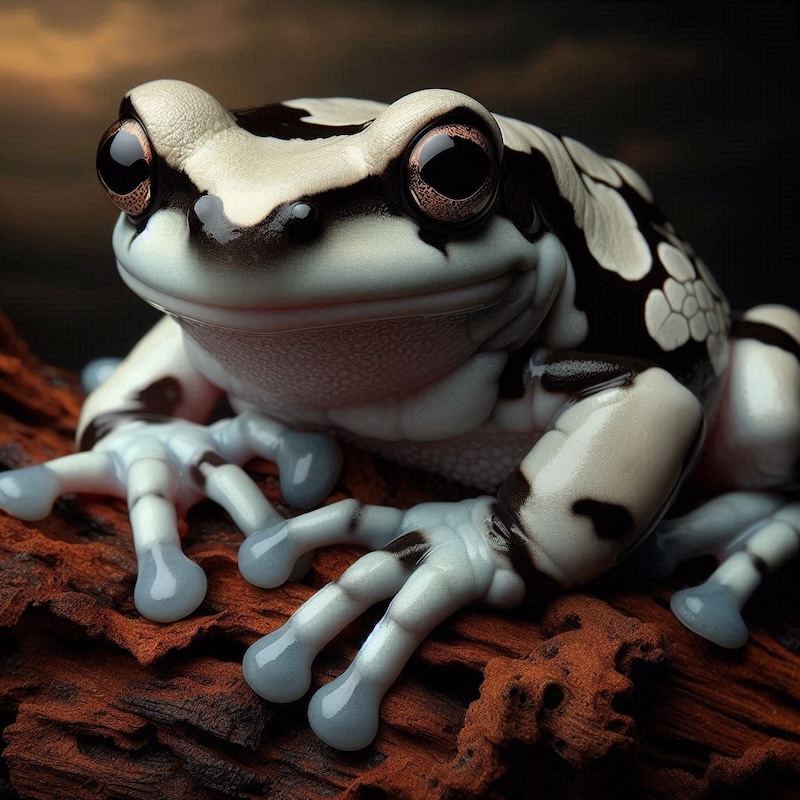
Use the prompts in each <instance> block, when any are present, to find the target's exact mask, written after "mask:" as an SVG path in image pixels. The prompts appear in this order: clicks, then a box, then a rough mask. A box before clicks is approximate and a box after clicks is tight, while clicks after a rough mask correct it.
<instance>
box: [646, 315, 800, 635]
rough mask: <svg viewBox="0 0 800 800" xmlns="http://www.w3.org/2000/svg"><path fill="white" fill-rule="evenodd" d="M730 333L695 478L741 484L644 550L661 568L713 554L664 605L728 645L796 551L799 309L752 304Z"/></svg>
mask: <svg viewBox="0 0 800 800" xmlns="http://www.w3.org/2000/svg"><path fill="white" fill-rule="evenodd" d="M733 335H734V339H733V343H732V352H731V361H730V365H729V369H728V374H727V376H726V381H725V387H724V389H723V396H722V397H721V400H720V408H719V411H718V413H717V415H716V417H715V419H714V420H713V422H712V425H711V430H710V435H709V442H708V446H707V447H706V455H704V457H703V459H702V460H701V463H700V465H699V467H698V477H699V478H700V480H701V481H703V482H706V483H708V484H709V485H711V486H716V487H724V488H733V489H737V490H739V491H734V492H730V493H728V494H723V495H722V496H720V497H718V498H716V499H715V500H712V501H711V502H709V503H706V504H705V505H703V506H701V507H700V508H698V509H696V510H695V511H693V512H691V513H690V514H687V515H686V516H685V517H682V518H680V519H675V520H670V521H667V522H664V523H662V525H660V526H659V528H658V530H657V531H656V534H655V544H654V546H653V548H652V549H651V554H654V556H653V558H654V561H655V563H656V566H657V567H658V568H660V571H662V572H666V571H671V568H673V567H674V566H675V565H676V564H677V563H679V562H680V561H683V560H686V559H687V558H690V557H692V556H695V555H699V554H701V553H711V554H713V555H715V556H717V557H718V558H719V561H720V564H719V567H718V568H717V569H716V571H715V572H714V573H713V574H712V575H711V577H710V578H709V579H708V580H707V581H706V582H705V583H703V584H701V585H700V586H695V587H692V588H689V589H684V590H682V591H680V592H678V593H676V594H675V596H674V597H673V598H672V610H673V612H674V613H675V614H676V616H677V617H678V618H679V619H680V620H681V622H683V623H684V624H685V625H686V626H687V627H688V628H690V629H691V630H693V631H695V632H696V633H698V634H699V635H701V636H703V637H705V638H706V639H709V640H711V641H713V642H715V643H717V644H719V645H721V646H723V647H730V648H734V647H740V646H742V645H743V644H744V643H745V642H746V641H747V627H746V625H745V623H744V621H743V620H742V616H741V613H740V610H741V608H742V607H743V606H744V604H745V603H746V602H747V600H748V599H749V597H750V596H751V594H752V593H753V592H754V591H755V590H756V588H758V586H759V585H760V583H761V581H762V580H763V578H764V577H766V576H767V575H769V574H771V573H772V572H774V571H775V570H777V569H778V568H779V567H781V566H782V565H783V564H785V563H786V562H787V561H789V560H790V559H791V558H792V557H793V556H795V555H797V553H798V552H800V500H798V499H797V490H798V488H800V474H798V467H800V314H798V313H797V312H796V311H794V310H792V309H789V308H786V307H783V306H761V307H758V308H754V309H752V310H751V311H749V312H747V313H746V314H745V315H744V317H743V318H742V319H741V320H740V321H739V322H738V323H736V324H735V326H734V330H733ZM754 490H755V491H754Z"/></svg>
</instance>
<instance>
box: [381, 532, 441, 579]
mask: <svg viewBox="0 0 800 800" xmlns="http://www.w3.org/2000/svg"><path fill="white" fill-rule="evenodd" d="M384 549H385V550H386V552H387V553H393V554H394V556H395V557H396V558H397V560H398V561H399V562H400V563H401V564H402V565H403V567H404V568H405V569H406V570H408V571H409V572H411V571H412V570H413V569H414V568H415V567H416V566H418V565H419V563H420V562H421V561H422V559H423V558H425V556H426V555H427V554H428V551H429V550H430V549H431V546H430V544H429V543H428V540H427V539H426V538H425V535H424V534H423V533H421V532H420V531H412V532H411V533H406V534H404V535H403V536H400V537H398V538H397V539H395V540H394V541H393V542H390V543H389V544H388V545H386V547H385V548H384Z"/></svg>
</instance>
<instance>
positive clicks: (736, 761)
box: [0, 320, 800, 800]
mask: <svg viewBox="0 0 800 800" xmlns="http://www.w3.org/2000/svg"><path fill="white" fill-rule="evenodd" d="M80 401H81V399H80V396H79V392H78V391H77V389H76V386H75V380H74V377H73V376H71V375H68V374H65V373H62V372H59V371H56V370H53V369H48V368H43V367H41V366H40V365H39V364H38V362H37V361H36V359H35V358H33V357H32V356H31V355H30V354H29V353H28V352H27V350H26V349H25V347H24V345H23V344H22V343H21V342H20V341H19V339H18V338H17V337H16V336H15V335H14V333H13V331H12V329H11V328H10V326H9V325H8V323H6V322H5V321H4V320H0V466H2V467H3V468H13V467H19V466H24V465H27V464H31V463H38V462H41V461H44V460H46V459H48V458H52V457H54V456H58V455H64V454H66V453H69V452H71V451H72V442H71V438H72V433H73V428H74V424H75V419H76V415H77V412H78V409H79V406H80ZM251 468H252V471H253V474H254V475H255V476H256V478H257V480H258V481H259V483H260V485H261V486H262V487H263V489H264V491H265V492H266V493H267V495H268V496H269V497H270V498H271V499H273V500H274V501H275V502H276V503H280V496H279V493H278V488H277V482H276V479H275V471H274V469H273V468H272V465H270V464H267V463H263V462H259V463H256V464H253V465H251ZM464 494H465V492H464V490H462V489H460V488H458V487H454V486H452V485H448V484H446V483H445V482H443V481H441V480H438V479H432V478H431V477H430V476H425V475H420V474H416V473H410V472H407V471H403V470H400V469H398V468H395V467H391V466H389V465H387V464H385V463H383V462H380V461H379V460H377V459H373V458H371V457H369V456H366V455H364V454H363V453H359V452H357V451H353V450H349V451H347V453H346V465H345V471H344V474H343V477H342V480H341V481H340V484H339V487H338V488H337V491H336V494H335V495H334V496H333V498H332V499H340V498H342V497H345V496H356V497H358V498H359V499H362V500H365V501H368V502H373V503H386V504H394V505H400V506H408V505H412V504H413V503H416V502H419V501H422V500H428V499H434V498H439V499H441V498H443V497H446V498H453V497H458V496H463V495H464ZM184 534H185V537H184V538H185V548H186V550H187V552H188V553H189V555H190V556H191V557H192V558H194V559H195V560H196V561H197V562H198V563H199V564H200V565H201V566H202V567H203V568H204V569H205V571H206V573H207V574H208V578H209V592H208V597H207V599H206V601H205V602H204V603H203V605H202V606H201V607H200V609H199V610H198V612H197V613H195V614H193V615H192V616H191V617H190V618H188V619H185V620H182V621H180V622H177V623H173V624H170V625H159V624H157V623H153V622H149V621H147V620H144V619H142V618H141V617H140V616H139V615H138V614H137V613H136V611H135V609H134V608H133V602H132V592H133V584H134V576H135V559H134V555H133V547H132V543H131V538H130V529H129V526H128V522H127V517H126V512H125V508H124V506H123V505H122V504H120V503H119V502H117V501H113V500H108V499H103V498H96V497H80V498H67V499H63V500H60V501H59V502H58V503H57V506H56V508H55V510H54V512H53V514H52V515H51V516H50V517H48V518H47V519H45V520H43V521H42V522H39V523H25V522H20V521H18V520H16V519H13V518H11V517H8V516H6V515H3V514H0V731H1V732H2V741H0V747H2V752H1V753H0V758H1V759H2V761H0V797H2V798H17V797H20V798H48V799H49V798H70V800H84V798H85V799H86V800H88V799H89V798H92V800H95V799H96V798H146V799H147V800H151V798H154V797H156V798H163V799H164V800H171V799H172V798H192V800H205V798H209V799H210V798H223V797H225V798H251V797H252V798H256V797H258V798H261V797H265V796H269V797H273V798H312V797H347V798H362V800H372V799H373V798H442V799H444V798H458V799H459V800H466V799H467V798H516V797H533V796H535V797H547V798H562V797H563V798H604V797H609V798H617V797H621V796H626V797H633V796H641V797H647V798H664V799H665V800H666V798H676V797H681V798H711V797H715V798H729V797H748V798H751V797H771V798H782V797H785V798H789V797H795V796H800V791H798V787H799V786H800V624H798V607H800V603H798V589H797V586H796V581H794V580H793V577H792V572H793V571H794V572H795V573H796V569H797V566H796V563H795V564H794V565H790V566H789V567H788V568H787V569H786V570H784V571H783V573H782V574H780V575H778V576H777V577H776V579H775V580H774V581H773V583H772V584H771V585H770V586H769V587H767V588H766V589H764V590H762V591H761V592H760V593H759V595H758V596H757V598H756V599H755V600H754V602H753V603H752V604H751V608H750V609H749V612H748V616H749V620H750V624H751V631H752V636H751V639H750V642H749V644H748V645H747V646H746V647H745V648H743V649H742V650H741V651H735V652H726V651H723V650H721V649H719V648H717V647H714V646H712V645H709V644H708V643H706V642H704V641H702V640H700V639H698V638H697V637H695V636H694V635H693V634H691V633H689V632H688V631H686V630H685V629H684V628H683V627H682V626H681V625H680V624H679V623H678V622H677V621H676V620H675V619H674V618H673V617H672V615H671V613H670V612H669V609H668V598H669V595H670V593H671V592H672V591H674V590H675V589H676V588H678V587H679V586H680V585H683V584H684V583H685V582H686V581H687V580H688V579H689V577H690V573H691V572H693V571H694V572H696V570H697V568H696V567H695V568H694V569H692V568H689V569H688V570H684V571H683V574H682V577H678V578H675V579H673V580H671V581H664V582H660V583H655V584H651V585H639V583H638V582H637V581H636V580H635V579H634V578H633V577H632V576H631V575H630V574H629V573H630V571H629V570H628V571H626V570H619V571H617V572H616V573H615V574H614V575H611V576H608V577H606V578H605V579H603V580H602V581H600V582H598V583H597V584H595V585H594V586H592V587H590V588H589V589H588V590H587V593H581V594H571V595H565V596H563V597H560V598H559V599H557V600H556V601H554V602H552V603H550V604H549V605H548V606H547V607H546V608H544V609H540V610H536V611H534V610H532V609H525V610H520V611H517V612H515V613H512V614H500V613H495V612H490V611H485V610H480V609H471V610H467V611H465V612H463V613H461V614H458V615H457V616H456V617H454V618H453V619H452V620H451V621H449V622H448V623H447V624H445V625H443V626H441V627H440V628H439V629H438V630H437V631H436V632H435V633H434V635H433V636H431V637H430V639H428V640H427V641H426V642H425V643H424V644H423V646H422V647H421V648H420V649H419V651H418V652H417V653H416V654H415V655H414V657H413V658H412V660H411V662H410V664H409V665H408V667H407V668H406V670H405V671H404V673H403V675H402V676H401V678H400V680H399V681H398V682H397V684H396V685H395V686H394V687H393V689H392V690H390V692H389V694H388V696H387V698H386V700H385V702H384V705H383V709H382V715H381V716H382V724H381V729H380V733H379V735H378V738H377V740H376V741H375V743H374V744H373V745H372V746H370V747H369V748H367V749H366V750H364V751H362V752H360V753H355V754H347V753H339V752H337V751H335V750H332V749H331V748H329V747H327V746H325V745H323V744H321V743H320V742H319V741H318V740H317V739H316V738H315V737H314V735H313V734H312V733H311V731H310V729H309V727H308V724H307V721H306V718H305V704H306V700H302V701H299V702H297V703H293V704H290V705H288V706H275V705H271V704H269V703H266V702H264V701H262V700H260V699H259V698H257V697H256V696H255V695H254V694H253V693H252V692H251V691H250V689H249V688H248V687H247V685H246V684H245V683H244V680H243V678H242V674H241V668H240V661H241V657H242V654H243V652H244V650H245V648H246V647H247V645H249V644H250V643H251V642H252V641H254V640H255V639H256V638H257V637H259V636H261V635H263V634H264V633H267V632H269V631H270V630H272V629H274V628H275V627H277V626H278V625H280V624H281V623H283V621H284V620H285V619H286V617H287V616H288V615H289V614H291V613H292V612H293V611H294V610H295V609H296V608H297V607H298V605H299V604H300V603H301V602H302V601H303V600H304V599H305V598H307V597H308V596H310V595H311V593H312V592H313V591H314V590H315V589H317V588H319V587H320V586H321V585H323V584H324V583H325V582H326V581H328V580H330V579H332V578H333V577H335V576H337V575H338V574H339V573H340V572H341V571H342V569H343V568H344V567H345V566H346V565H347V564H348V563H350V562H351V561H352V560H353V558H354V557H355V556H356V555H357V554H358V551H357V550H355V549H353V548H344V547H342V548H331V549H328V550H326V551H324V552H321V553H319V554H317V556H316V557H315V560H314V564H313V567H312V571H311V573H310V574H309V576H308V577H307V578H306V579H305V580H304V581H303V582H302V583H293V584H289V585H287V586H284V587H282V588H280V589H276V590H270V591H264V590H260V589H256V588H254V587H252V586H250V585H249V584H247V583H246V582H245V581H244V580H243V579H242V578H241V576H240V575H239V572H238V569H237V564H236V548H237V544H238V542H239V541H240V536H239V535H238V534H237V532H236V530H235V529H234V528H233V526H232V524H231V523H230V521H229V520H228V519H227V517H226V516H225V515H224V513H223V512H221V511H220V510H219V509H218V508H216V507H214V506H212V505H211V504H209V503H204V504H201V505H200V506H198V507H196V508H195V509H194V510H193V511H192V512H191V514H190V516H189V520H188V523H187V525H186V526H185V531H184ZM697 574H699V573H697ZM697 574H694V575H692V576H691V577H697ZM375 619H376V616H375V615H374V614H373V615H372V616H371V617H370V619H367V620H362V621H360V622H358V623H356V624H354V625H353V626H351V628H350V629H348V630H347V631H346V632H345V633H344V634H343V635H342V636H340V637H338V638H337V639H336V640H335V642H334V643H333V644H332V645H331V646H330V647H329V648H328V649H327V650H326V651H325V652H324V654H323V655H322V656H321V657H320V658H319V659H318V663H317V666H316V672H315V679H316V681H317V683H321V682H324V681H327V680H329V679H330V678H331V677H332V676H334V675H335V674H337V673H338V672H339V671H341V670H342V669H343V668H344V666H345V664H346V663H347V661H348V660H349V659H350V658H352V656H353V655H354V654H355V652H356V650H357V648H358V646H359V643H360V642H361V641H362V640H363V638H364V636H365V635H366V633H367V632H368V630H369V628H370V625H371V624H373V623H374V621H375Z"/></svg>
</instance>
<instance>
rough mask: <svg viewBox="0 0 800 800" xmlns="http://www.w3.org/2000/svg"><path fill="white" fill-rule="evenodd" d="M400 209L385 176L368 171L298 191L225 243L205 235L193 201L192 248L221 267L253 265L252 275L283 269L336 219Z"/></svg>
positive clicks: (396, 212)
mask: <svg viewBox="0 0 800 800" xmlns="http://www.w3.org/2000/svg"><path fill="white" fill-rule="evenodd" d="M198 197H199V194H198ZM312 209H313V210H312ZM306 210H307V211H308V214H307V216H306V217H305V218H304V219H301V218H300V216H299V215H300V213H302V212H303V211H306ZM401 213H402V212H401V210H400V208H399V206H398V205H395V201H394V199H393V195H392V193H391V187H390V186H389V180H388V176H381V177H378V176H370V177H368V178H364V179H363V180H360V181H357V182H356V183H354V184H352V185H351V186H345V187H342V188H339V189H331V190H329V191H324V192H320V193H319V194H304V195H302V196H298V198H297V199H296V200H294V201H290V202H288V203H285V204H283V205H281V206H279V207H278V208H276V209H274V210H273V211H271V212H270V213H269V214H267V216H266V217H264V219H263V220H262V221H261V222H259V223H258V224H256V225H253V226H252V227H249V228H244V229H237V230H236V234H237V235H236V237H235V238H228V239H227V240H226V241H224V242H220V241H217V240H216V239H215V238H214V237H212V236H209V235H208V233H207V232H206V230H205V228H204V225H203V222H202V220H200V219H199V218H198V217H197V213H196V212H195V211H194V206H193V205H192V206H191V207H190V208H188V209H187V215H188V219H189V228H190V232H191V247H192V248H193V249H195V250H196V251H197V252H198V257H199V258H200V259H201V260H203V261H206V262H208V263H210V264H215V263H216V264H218V265H219V267H220V268H221V269H222V268H225V267H226V265H228V264H229V263H230V262H231V259H233V261H234V262H235V263H238V264H239V265H246V264H252V267H253V270H254V273H255V274H258V272H259V271H265V270H272V269H279V268H281V266H282V265H283V264H284V259H285V258H286V257H288V256H291V255H296V254H297V253H298V252H301V251H302V250H303V248H304V247H312V246H313V243H314V240H315V238H316V237H317V236H319V235H320V234H321V233H322V232H323V231H325V230H326V229H329V228H330V227H331V226H332V224H334V223H336V222H338V221H341V220H347V219H352V218H356V219H368V218H375V219H379V218H382V217H392V216H400V215H401Z"/></svg>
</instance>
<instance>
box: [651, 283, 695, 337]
mask: <svg viewBox="0 0 800 800" xmlns="http://www.w3.org/2000/svg"><path fill="white" fill-rule="evenodd" d="M644 322H645V325H646V326H647V332H648V333H649V334H650V335H651V336H652V337H653V339H655V341H656V342H657V343H658V345H659V347H661V349H662V350H667V351H670V350H677V349H678V348H679V347H680V346H681V345H684V344H686V342H688V341H689V323H688V322H687V321H686V318H685V317H684V316H683V315H682V314H679V313H678V312H677V311H673V310H672V309H671V308H670V305H669V302H668V301H667V298H666V296H665V295H664V293H663V292H662V291H659V290H658V289H653V290H652V291H651V292H650V294H649V295H647V300H646V302H645V304H644Z"/></svg>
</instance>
